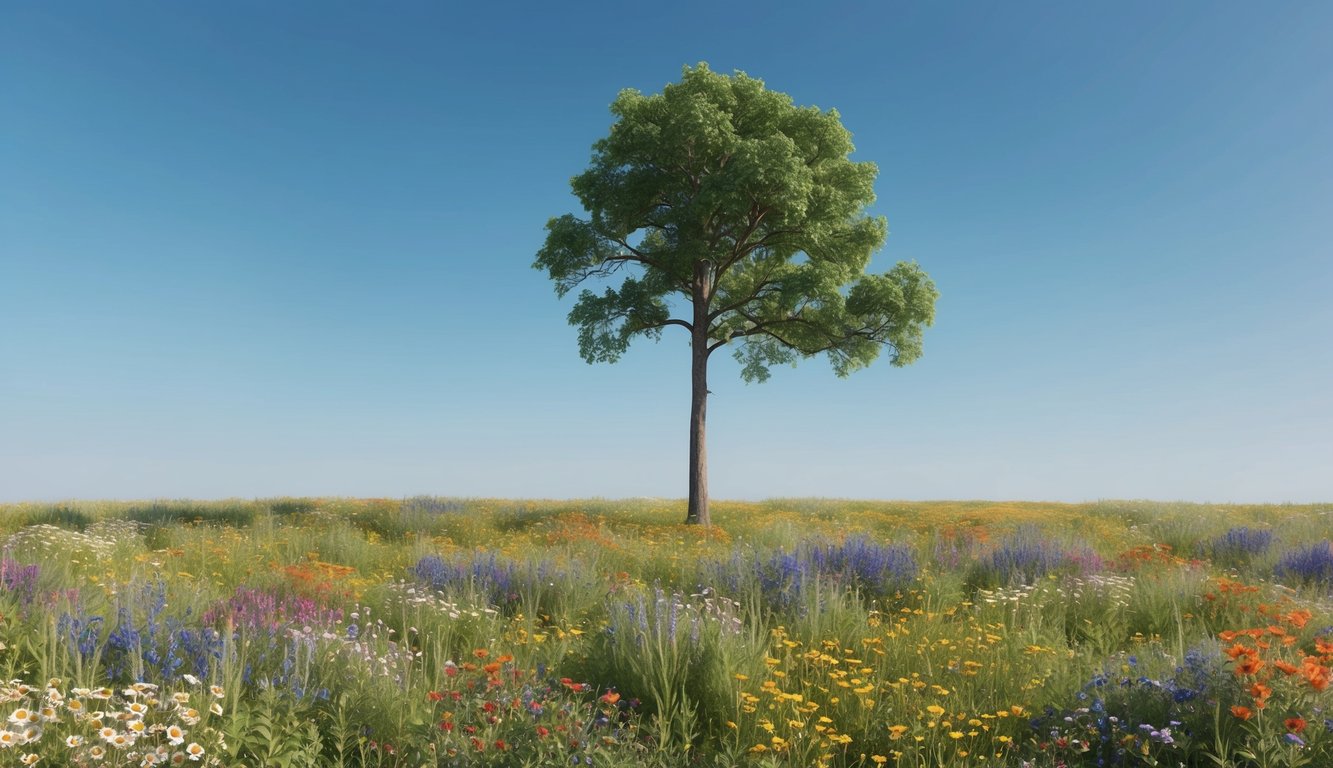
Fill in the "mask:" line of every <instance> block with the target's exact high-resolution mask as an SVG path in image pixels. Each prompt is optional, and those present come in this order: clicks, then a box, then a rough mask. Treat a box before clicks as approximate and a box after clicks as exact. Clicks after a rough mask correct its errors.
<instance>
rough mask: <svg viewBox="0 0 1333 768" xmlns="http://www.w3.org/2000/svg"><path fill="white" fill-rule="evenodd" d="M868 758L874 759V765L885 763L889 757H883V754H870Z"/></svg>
mask: <svg viewBox="0 0 1333 768" xmlns="http://www.w3.org/2000/svg"><path fill="white" fill-rule="evenodd" d="M870 759H871V760H872V761H874V763H875V765H884V764H885V763H887V762H889V758H887V757H885V756H884V755H871V756H870Z"/></svg>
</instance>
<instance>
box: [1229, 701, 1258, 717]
mask: <svg viewBox="0 0 1333 768" xmlns="http://www.w3.org/2000/svg"><path fill="white" fill-rule="evenodd" d="M1231 714H1233V715H1235V716H1236V717H1239V718H1240V719H1241V720H1249V719H1250V718H1251V717H1253V716H1254V713H1253V712H1251V711H1250V708H1249V707H1242V706H1241V705H1239V704H1236V705H1234V706H1233V707H1232V708H1231Z"/></svg>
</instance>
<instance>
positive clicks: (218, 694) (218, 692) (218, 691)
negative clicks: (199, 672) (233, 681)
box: [208, 685, 227, 699]
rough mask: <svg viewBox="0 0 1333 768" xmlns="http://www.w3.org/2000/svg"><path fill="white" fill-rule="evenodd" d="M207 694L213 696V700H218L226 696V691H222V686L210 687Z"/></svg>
mask: <svg viewBox="0 0 1333 768" xmlns="http://www.w3.org/2000/svg"><path fill="white" fill-rule="evenodd" d="M208 692H209V693H211V694H213V698H215V699H220V698H222V697H223V696H226V695H227V693H226V691H224V690H222V686H220V685H210V686H208Z"/></svg>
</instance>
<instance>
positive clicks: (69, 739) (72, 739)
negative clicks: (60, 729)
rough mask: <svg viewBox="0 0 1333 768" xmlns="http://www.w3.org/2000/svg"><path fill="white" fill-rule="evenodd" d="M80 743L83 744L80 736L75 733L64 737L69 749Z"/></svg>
mask: <svg viewBox="0 0 1333 768" xmlns="http://www.w3.org/2000/svg"><path fill="white" fill-rule="evenodd" d="M82 744H83V737H82V736H79V735H77V734H76V735H74V736H66V737H65V746H67V747H69V748H70V749H73V748H75V747H78V746H81V745H82Z"/></svg>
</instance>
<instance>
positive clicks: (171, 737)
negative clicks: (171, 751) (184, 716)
mask: <svg viewBox="0 0 1333 768" xmlns="http://www.w3.org/2000/svg"><path fill="white" fill-rule="evenodd" d="M167 741H168V742H170V743H171V745H172V746H173V747H175V746H180V745H181V744H182V743H184V741H185V731H183V730H181V727H180V726H179V725H172V726H168V727H167Z"/></svg>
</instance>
